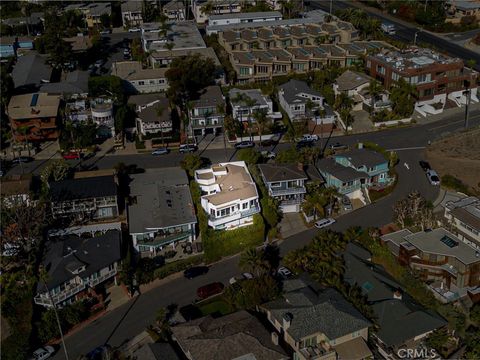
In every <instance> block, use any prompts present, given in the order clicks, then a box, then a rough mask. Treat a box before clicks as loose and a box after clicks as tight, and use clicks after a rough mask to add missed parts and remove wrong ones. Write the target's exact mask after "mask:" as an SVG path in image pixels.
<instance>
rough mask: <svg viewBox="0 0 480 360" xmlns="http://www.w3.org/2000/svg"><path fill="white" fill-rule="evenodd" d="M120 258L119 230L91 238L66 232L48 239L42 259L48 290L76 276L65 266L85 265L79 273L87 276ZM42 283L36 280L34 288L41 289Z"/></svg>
mask: <svg viewBox="0 0 480 360" xmlns="http://www.w3.org/2000/svg"><path fill="white" fill-rule="evenodd" d="M120 259H121V232H120V231H118V230H109V231H107V232H106V233H105V234H103V235H100V236H96V237H93V238H82V237H79V236H77V235H68V236H64V237H61V238H55V239H50V240H49V241H48V242H47V245H46V255H45V260H44V261H43V263H44V265H45V268H46V270H47V272H48V276H47V285H48V287H49V288H50V289H52V288H53V287H56V286H58V285H60V284H62V283H64V282H65V281H67V280H69V279H72V278H74V277H76V276H77V275H74V274H72V273H71V271H69V270H68V269H71V270H75V268H78V266H81V265H84V266H85V270H84V271H82V272H81V273H80V274H79V275H80V276H81V277H88V276H90V275H91V274H93V273H95V272H97V271H98V270H100V269H103V268H104V267H106V266H108V265H110V264H113V263H114V262H115V261H119V260H120ZM43 289H44V284H43V283H42V282H39V283H38V287H37V291H43Z"/></svg>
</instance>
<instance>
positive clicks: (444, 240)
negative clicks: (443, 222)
mask: <svg viewBox="0 0 480 360" xmlns="http://www.w3.org/2000/svg"><path fill="white" fill-rule="evenodd" d="M440 241H441V242H442V243H444V244H445V245H447V246H448V247H449V248H454V247H455V246H458V241H455V240H453V239H452V238H451V237H448V236H447V235H444V236H443V237H442V238H441V239H440Z"/></svg>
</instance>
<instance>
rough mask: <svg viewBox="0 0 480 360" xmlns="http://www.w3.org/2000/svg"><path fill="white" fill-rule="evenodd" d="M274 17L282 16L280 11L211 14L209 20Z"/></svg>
mask: <svg viewBox="0 0 480 360" xmlns="http://www.w3.org/2000/svg"><path fill="white" fill-rule="evenodd" d="M272 17H279V18H281V17H282V13H281V12H280V11H258V12H249V13H235V14H221V15H210V16H209V17H208V21H209V22H212V21H214V20H222V19H232V18H234V19H258V18H260V19H262V18H272Z"/></svg>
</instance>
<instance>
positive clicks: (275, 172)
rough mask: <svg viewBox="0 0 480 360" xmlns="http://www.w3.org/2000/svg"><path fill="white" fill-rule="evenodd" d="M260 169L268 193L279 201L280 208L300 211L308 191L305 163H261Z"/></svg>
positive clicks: (286, 211) (286, 210)
mask: <svg viewBox="0 0 480 360" xmlns="http://www.w3.org/2000/svg"><path fill="white" fill-rule="evenodd" d="M258 169H259V170H260V174H261V176H262V180H263V183H264V184H265V187H266V188H267V190H268V194H269V195H270V196H271V197H273V198H274V199H276V200H277V201H278V202H279V204H280V210H282V212H284V213H289V212H299V211H300V210H301V205H302V202H303V199H304V197H305V194H306V193H307V190H306V188H305V182H306V181H307V180H308V177H307V174H306V173H305V171H304V169H303V164H298V165H292V164H260V165H258Z"/></svg>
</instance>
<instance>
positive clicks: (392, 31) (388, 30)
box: [382, 23, 395, 35]
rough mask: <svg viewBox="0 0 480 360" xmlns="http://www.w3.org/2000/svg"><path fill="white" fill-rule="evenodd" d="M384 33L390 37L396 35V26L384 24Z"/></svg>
mask: <svg viewBox="0 0 480 360" xmlns="http://www.w3.org/2000/svg"><path fill="white" fill-rule="evenodd" d="M382 31H383V32H384V33H385V34H388V35H395V25H393V24H390V23H383V24H382Z"/></svg>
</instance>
